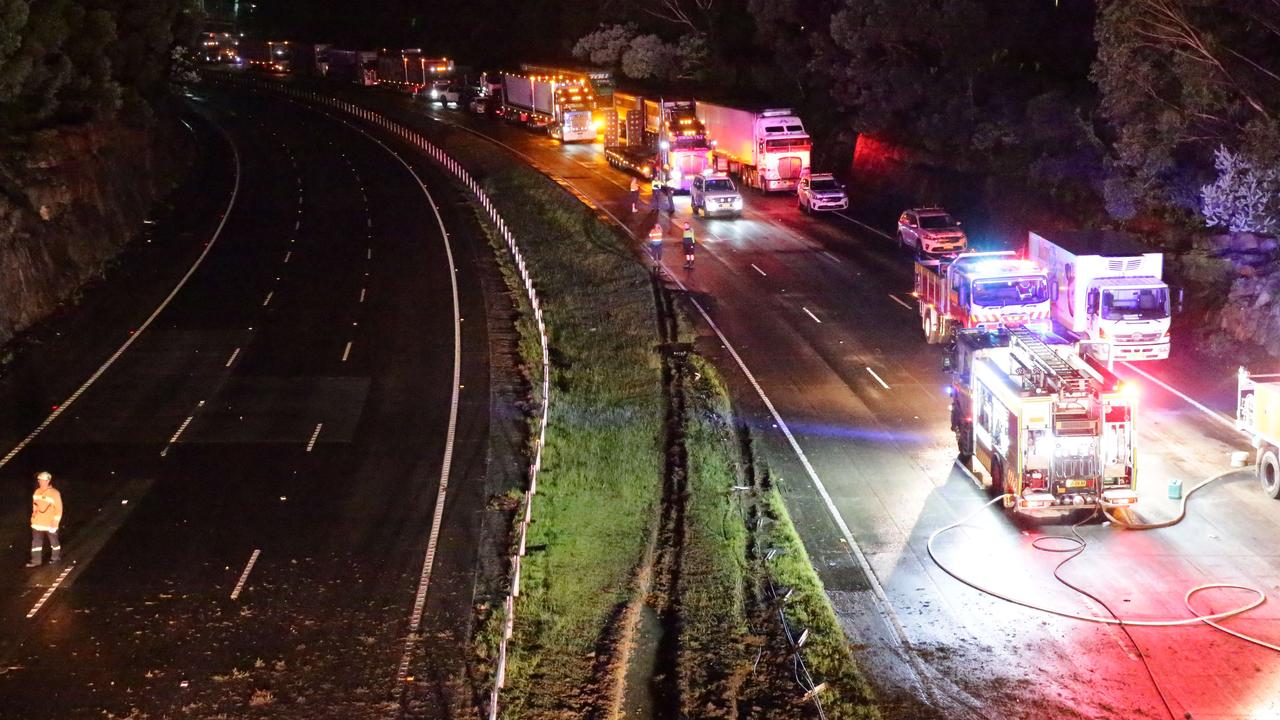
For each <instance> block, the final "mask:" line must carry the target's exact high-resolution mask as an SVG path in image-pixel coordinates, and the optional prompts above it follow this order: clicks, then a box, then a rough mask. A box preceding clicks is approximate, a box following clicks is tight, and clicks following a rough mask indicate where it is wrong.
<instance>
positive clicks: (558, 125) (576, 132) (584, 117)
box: [502, 73, 596, 142]
mask: <svg viewBox="0 0 1280 720" xmlns="http://www.w3.org/2000/svg"><path fill="white" fill-rule="evenodd" d="M594 108H595V91H594V90H592V88H591V83H590V81H589V79H588V78H586V77H585V76H581V75H576V74H573V73H542V74H539V73H529V74H522V73H502V114H503V115H504V116H505V117H507V118H510V119H514V120H516V121H518V122H521V123H524V124H526V125H529V126H531V127H539V128H545V129H546V131H547V133H548V134H549V135H551V136H552V137H554V138H556V139H558V140H560V141H561V142H594V141H595V139H596V126H595V119H594V116H593V110H594Z"/></svg>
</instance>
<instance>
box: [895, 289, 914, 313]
mask: <svg viewBox="0 0 1280 720" xmlns="http://www.w3.org/2000/svg"><path fill="white" fill-rule="evenodd" d="M889 299H890V300H892V301H894V302H896V303H898V304H899V305H901V306H902V307H904V308H906V309H908V310H914V309H915V308H913V307H911V306H910V305H908V304H906V303H905V302H903V301H902V300H899V299H898V296H897V295H894V294H893V293H889Z"/></svg>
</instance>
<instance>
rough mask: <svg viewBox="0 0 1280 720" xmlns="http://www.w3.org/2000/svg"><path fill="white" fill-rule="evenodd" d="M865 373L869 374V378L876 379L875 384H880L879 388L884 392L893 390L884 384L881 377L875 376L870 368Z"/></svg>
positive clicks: (874, 372) (887, 384)
mask: <svg viewBox="0 0 1280 720" xmlns="http://www.w3.org/2000/svg"><path fill="white" fill-rule="evenodd" d="M867 372H869V373H871V377H873V378H875V379H876V382H878V383H880V386H881V387H883V388H884V389H885V390H892V389H893V388H891V387H889V383H887V382H885V381H884V378H882V377H880V376H879V375H877V374H876V371H875V370H872V369H871V368H867Z"/></svg>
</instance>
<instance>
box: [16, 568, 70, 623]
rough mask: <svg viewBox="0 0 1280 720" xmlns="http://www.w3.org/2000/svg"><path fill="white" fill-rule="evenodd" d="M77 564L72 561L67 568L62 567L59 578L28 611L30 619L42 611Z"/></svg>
mask: <svg viewBox="0 0 1280 720" xmlns="http://www.w3.org/2000/svg"><path fill="white" fill-rule="evenodd" d="M75 566H76V564H75V563H70V564H68V565H67V566H66V567H65V568H63V569H62V572H60V573H58V578H57V579H56V580H54V581H53V584H52V585H50V586H49V589H48V590H45V591H44V594H43V595H41V596H40V599H39V600H37V601H36V604H35V605H34V606H33V607H32V608H31V610H29V611H28V612H27V619H28V620H30V619H31V618H33V617H35V616H36V613H38V612H40V608H42V607H44V604H45V603H47V602H49V598H51V597H53V593H54V591H56V590H57V589H58V587H59V586H60V585H62V581H63V580H66V579H67V576H68V575H70V574H71V571H72V570H73V569H74V568H75Z"/></svg>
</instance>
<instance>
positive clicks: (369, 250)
mask: <svg viewBox="0 0 1280 720" xmlns="http://www.w3.org/2000/svg"><path fill="white" fill-rule="evenodd" d="M364 259H365V260H372V259H373V248H365V250H364Z"/></svg>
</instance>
